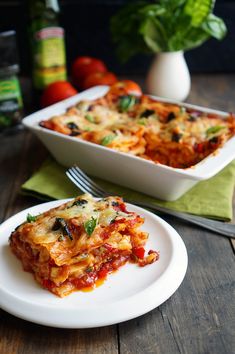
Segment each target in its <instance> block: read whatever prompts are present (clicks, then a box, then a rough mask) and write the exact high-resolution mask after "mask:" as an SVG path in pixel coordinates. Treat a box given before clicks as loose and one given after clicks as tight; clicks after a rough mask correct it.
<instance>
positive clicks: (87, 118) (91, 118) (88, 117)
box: [85, 114, 95, 123]
mask: <svg viewBox="0 0 235 354" xmlns="http://www.w3.org/2000/svg"><path fill="white" fill-rule="evenodd" d="M85 118H86V120H88V121H89V122H91V123H94V122H95V119H94V117H93V116H92V115H91V114H86V115H85Z"/></svg>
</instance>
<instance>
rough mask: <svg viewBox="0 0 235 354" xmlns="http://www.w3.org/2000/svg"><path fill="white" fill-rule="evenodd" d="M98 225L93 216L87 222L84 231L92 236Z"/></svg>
mask: <svg viewBox="0 0 235 354" xmlns="http://www.w3.org/2000/svg"><path fill="white" fill-rule="evenodd" d="M96 224H97V219H95V218H94V217H93V216H92V218H91V219H90V220H87V221H86V222H85V223H84V229H85V231H86V233H87V234H88V235H89V236H91V235H92V233H93V231H94V230H95V227H96Z"/></svg>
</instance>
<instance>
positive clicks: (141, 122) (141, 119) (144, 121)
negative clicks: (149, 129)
mask: <svg viewBox="0 0 235 354" xmlns="http://www.w3.org/2000/svg"><path fill="white" fill-rule="evenodd" d="M138 124H140V125H146V124H147V119H146V118H140V119H139V120H138Z"/></svg>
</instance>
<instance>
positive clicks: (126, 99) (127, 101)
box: [118, 95, 136, 112]
mask: <svg viewBox="0 0 235 354" xmlns="http://www.w3.org/2000/svg"><path fill="white" fill-rule="evenodd" d="M135 104H136V97H135V96H133V95H128V96H123V97H121V98H120V99H119V103H118V107H119V109H120V110H121V112H127V111H128V110H129V109H130V108H131V107H133V106H134V105H135Z"/></svg>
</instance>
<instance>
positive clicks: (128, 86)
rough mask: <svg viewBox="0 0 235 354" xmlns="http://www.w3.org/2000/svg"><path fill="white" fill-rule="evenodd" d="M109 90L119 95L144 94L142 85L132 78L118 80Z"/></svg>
mask: <svg viewBox="0 0 235 354" xmlns="http://www.w3.org/2000/svg"><path fill="white" fill-rule="evenodd" d="M109 92H110V93H113V94H117V95H135V96H140V95H142V90H141V88H140V86H139V85H138V84H137V83H136V82H134V81H132V80H122V81H118V82H116V83H115V84H114V85H112V86H111V88H110V91H109Z"/></svg>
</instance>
